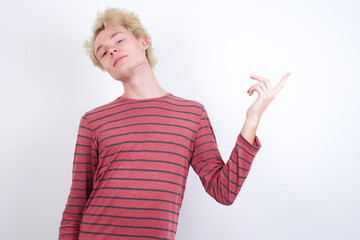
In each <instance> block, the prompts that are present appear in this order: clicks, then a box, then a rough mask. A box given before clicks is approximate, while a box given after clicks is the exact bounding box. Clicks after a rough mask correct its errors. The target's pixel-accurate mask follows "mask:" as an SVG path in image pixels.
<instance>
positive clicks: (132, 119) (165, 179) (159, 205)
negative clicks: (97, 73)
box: [59, 92, 261, 240]
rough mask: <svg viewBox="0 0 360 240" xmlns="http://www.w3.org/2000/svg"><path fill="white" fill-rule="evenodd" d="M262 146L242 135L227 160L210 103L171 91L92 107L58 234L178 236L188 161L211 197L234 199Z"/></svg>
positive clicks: (86, 239) (90, 239)
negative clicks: (223, 155) (218, 138)
mask: <svg viewBox="0 0 360 240" xmlns="http://www.w3.org/2000/svg"><path fill="white" fill-rule="evenodd" d="M260 147H261V144H260V142H259V139H258V138H257V136H256V135H255V139H254V143H253V144H250V143H249V142H248V141H247V140H246V139H245V138H244V137H243V136H242V135H241V133H240V134H239V135H238V137H237V139H236V143H235V146H234V148H233V150H232V152H231V154H230V158H229V159H228V161H227V163H226V164H225V163H224V161H223V159H222V158H221V155H220V152H219V150H218V147H217V142H216V138H215V135H214V132H213V129H212V126H211V123H210V119H209V116H208V114H207V111H206V109H205V107H204V105H203V104H201V103H199V102H197V101H194V100H187V99H184V98H180V97H178V96H175V95H173V94H172V93H169V92H168V93H167V94H166V95H163V96H161V97H157V98H148V99H133V98H126V97H122V96H120V97H118V98H117V99H115V100H113V101H112V102H109V103H107V104H105V105H102V106H100V107H97V108H94V109H92V110H90V111H87V112H86V113H85V114H84V115H83V116H82V118H81V120H80V124H79V130H78V135H77V141H76V147H75V153H74V159H73V171H72V184H71V188H70V193H69V196H68V199H67V204H66V206H65V210H64V211H63V214H62V219H61V223H60V228H59V240H67V239H72V240H77V239H79V240H99V239H107V240H112V239H114V240H116V239H171V240H173V239H175V234H176V230H177V224H178V219H179V213H180V208H181V205H182V202H183V198H184V191H185V185H186V179H187V176H188V171H189V167H190V165H191V167H192V168H193V170H194V171H195V173H196V174H197V175H198V176H199V178H200V180H201V183H202V185H203V186H204V189H205V191H206V192H207V193H208V194H209V195H210V196H211V197H212V198H214V199H215V200H216V201H217V202H219V203H220V204H223V205H231V204H232V203H233V202H234V200H235V199H236V197H237V195H238V193H239V191H240V189H241V187H242V185H243V183H244V181H245V179H246V177H247V176H248V173H249V170H250V168H251V164H252V162H253V160H254V158H255V155H256V153H257V152H258V150H259V149H260Z"/></svg>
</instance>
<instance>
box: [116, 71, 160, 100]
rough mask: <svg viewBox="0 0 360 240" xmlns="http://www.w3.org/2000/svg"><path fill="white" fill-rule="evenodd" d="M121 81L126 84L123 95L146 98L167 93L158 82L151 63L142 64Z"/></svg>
mask: <svg viewBox="0 0 360 240" xmlns="http://www.w3.org/2000/svg"><path fill="white" fill-rule="evenodd" d="M121 82H122V83H123V86H124V94H123V95H122V96H123V97H129V98H136V99H144V98H155V97H160V96H163V95H164V94H166V93H167V91H166V90H165V89H163V88H162V87H161V86H160V84H159V83H158V81H157V79H156V77H155V75H154V72H153V70H152V68H151V67H150V65H149V64H142V65H140V66H139V67H137V68H136V71H133V72H132V73H131V74H130V75H129V76H128V77H126V78H123V79H122V80H121Z"/></svg>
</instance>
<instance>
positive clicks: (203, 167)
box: [191, 105, 261, 205]
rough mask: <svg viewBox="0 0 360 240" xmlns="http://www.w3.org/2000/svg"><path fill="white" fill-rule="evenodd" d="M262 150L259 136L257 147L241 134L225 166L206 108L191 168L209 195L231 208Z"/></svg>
mask: <svg viewBox="0 0 360 240" xmlns="http://www.w3.org/2000/svg"><path fill="white" fill-rule="evenodd" d="M260 148H261V143H260V141H259V139H258V137H257V136H256V135H255V138H254V144H250V143H249V142H248V141H247V140H246V139H245V138H244V137H243V136H242V135H241V133H239V135H238V136H237V139H236V143H235V146H234V148H233V150H232V152H231V154H230V158H229V160H228V161H227V163H226V164H225V163H224V161H223V160H222V158H221V155H220V152H219V150H218V146H217V142H216V138H215V134H214V131H213V128H212V126H211V123H210V119H209V116H208V114H207V111H206V109H205V107H204V106H203V105H202V114H201V117H200V124H199V128H198V131H197V133H196V137H195V140H194V148H193V153H192V157H191V166H192V168H193V169H194V171H195V173H196V174H197V175H198V176H199V178H200V180H201V182H202V184H203V186H204V188H205V190H206V192H207V193H208V194H209V195H210V196H211V197H213V198H214V199H215V200H216V201H217V202H219V203H221V204H223V205H231V204H232V203H233V202H234V201H235V199H236V197H237V195H238V193H239V191H240V189H241V187H242V185H243V184H244V181H245V179H246V177H247V176H248V174H249V171H250V168H251V164H252V162H253V160H254V158H255V155H256V154H257V152H258V151H259V149H260Z"/></svg>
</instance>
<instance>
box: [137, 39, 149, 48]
mask: <svg viewBox="0 0 360 240" xmlns="http://www.w3.org/2000/svg"><path fill="white" fill-rule="evenodd" d="M138 40H139V42H140V44H141V46H142V47H143V48H144V50H146V49H148V47H149V42H148V40H147V39H146V38H145V37H139V39H138Z"/></svg>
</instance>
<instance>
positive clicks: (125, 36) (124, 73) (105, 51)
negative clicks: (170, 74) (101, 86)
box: [94, 26, 148, 80]
mask: <svg viewBox="0 0 360 240" xmlns="http://www.w3.org/2000/svg"><path fill="white" fill-rule="evenodd" d="M147 48H148V42H147V40H146V39H145V38H144V37H141V38H136V37H135V36H134V34H133V33H132V32H131V31H129V30H128V29H127V28H126V27H124V26H118V27H115V28H105V29H104V30H102V31H101V32H100V33H99V34H98V35H97V37H96V38H95V42H94V53H95V56H96V58H97V59H98V60H99V62H100V63H101V65H102V66H103V68H104V69H105V70H106V71H107V72H108V73H109V74H110V75H111V76H112V77H113V78H114V79H117V80H122V78H125V77H129V76H131V74H132V73H134V72H135V70H136V68H137V67H139V66H140V65H142V64H148V61H147V58H146V55H145V50H146V49H147Z"/></svg>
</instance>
